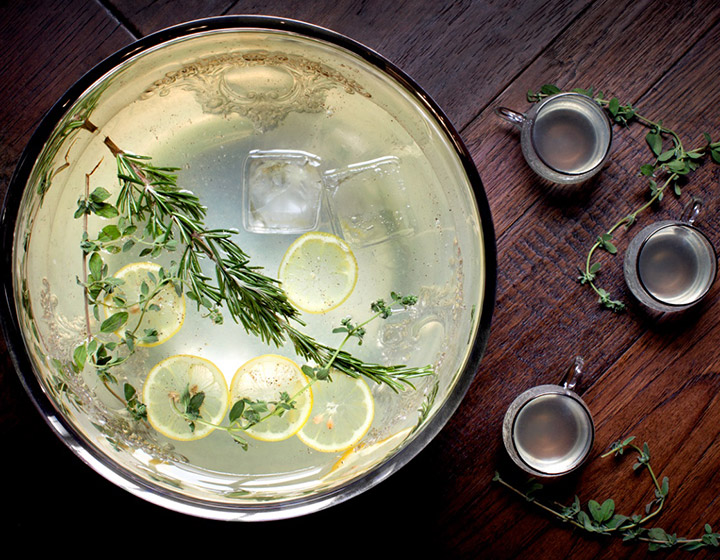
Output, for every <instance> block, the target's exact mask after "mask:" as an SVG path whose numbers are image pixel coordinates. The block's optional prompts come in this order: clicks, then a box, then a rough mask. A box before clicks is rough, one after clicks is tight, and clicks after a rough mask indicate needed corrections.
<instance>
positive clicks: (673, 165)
mask: <svg viewBox="0 0 720 560" xmlns="http://www.w3.org/2000/svg"><path fill="white" fill-rule="evenodd" d="M571 91H573V92H576V93H582V94H584V95H587V96H588V97H590V98H592V99H593V100H594V101H595V102H596V103H597V104H598V105H600V106H601V107H603V108H604V109H605V110H606V111H607V113H608V115H609V117H610V118H611V119H612V121H613V122H614V123H616V124H619V125H621V126H626V127H627V126H628V125H629V124H630V123H631V122H637V123H639V124H641V125H643V126H645V127H646V128H648V129H649V130H648V132H647V134H646V136H645V141H646V143H647V145H648V147H649V148H650V151H651V153H652V159H651V160H650V161H649V162H648V163H645V164H644V165H642V166H641V167H640V169H639V175H640V176H642V177H645V178H646V179H647V184H648V193H647V199H646V200H645V202H643V203H642V204H640V205H639V206H638V207H636V208H635V210H633V211H632V212H630V213H629V214H627V215H626V216H623V217H622V218H621V219H619V220H618V221H617V222H615V224H613V225H612V226H611V227H610V228H609V229H608V230H607V231H605V232H603V233H601V234H599V235H598V236H597V237H596V238H595V241H594V242H593V244H592V245H591V246H590V249H589V250H588V253H587V257H586V259H585V262H584V263H583V265H582V266H581V267H580V275H579V276H578V281H579V282H580V283H581V284H583V285H586V286H589V287H590V288H591V289H592V290H593V291H594V292H595V294H596V295H597V296H598V302H599V303H600V305H601V306H602V307H603V308H605V309H609V310H611V311H615V312H620V311H623V310H624V309H625V304H624V303H623V302H622V301H620V300H618V299H615V298H613V296H612V295H611V294H610V293H609V292H608V291H607V290H605V289H603V288H601V287H600V286H598V284H597V276H598V274H599V272H600V268H601V265H600V263H599V262H598V261H596V260H594V259H593V257H594V256H595V252H596V251H598V250H604V251H606V252H608V253H610V254H611V255H615V254H617V247H616V246H615V244H614V243H613V237H614V234H615V232H616V231H617V230H618V229H619V228H621V227H623V226H624V227H625V229H628V228H630V227H631V226H632V225H633V224H635V223H636V221H637V219H638V215H639V214H641V213H643V212H644V211H645V210H647V209H648V208H650V207H651V206H653V205H655V204H657V203H659V202H660V201H661V200H662V199H663V196H664V195H665V192H666V191H667V190H668V189H671V190H672V191H673V192H674V193H675V195H676V196H680V195H681V194H682V188H683V186H684V184H685V183H686V182H687V180H688V177H689V175H690V174H692V173H693V172H694V171H696V170H697V169H698V168H699V167H700V166H701V165H702V164H703V163H705V161H707V159H708V158H709V159H711V160H712V161H714V162H715V163H717V164H720V141H716V142H713V141H712V138H711V136H710V135H709V134H708V133H707V132H705V133H703V135H702V136H703V144H701V145H700V146H698V147H696V148H693V149H691V150H686V149H685V147H684V145H683V143H682V140H681V139H680V136H679V135H678V133H677V132H675V131H674V130H672V129H670V128H667V127H666V126H664V125H663V123H662V121H661V120H657V121H653V120H651V119H649V118H647V117H645V116H643V115H641V114H640V113H638V112H637V110H636V109H635V108H634V107H633V106H632V105H631V104H627V105H623V104H621V103H620V101H619V100H618V98H617V97H610V98H606V97H605V96H604V94H603V92H601V91H597V92H596V91H595V90H594V89H593V88H589V89H580V88H576V89H573V90H571ZM561 92H562V90H561V89H560V88H558V87H557V86H555V85H552V84H546V85H544V86H542V87H541V88H540V90H539V91H537V92H533V91H529V92H528V94H527V99H528V101H530V102H537V101H540V100H542V99H544V98H545V97H548V96H550V95H555V94H557V93H561ZM666 140H670V143H669V144H668V143H667V142H666Z"/></svg>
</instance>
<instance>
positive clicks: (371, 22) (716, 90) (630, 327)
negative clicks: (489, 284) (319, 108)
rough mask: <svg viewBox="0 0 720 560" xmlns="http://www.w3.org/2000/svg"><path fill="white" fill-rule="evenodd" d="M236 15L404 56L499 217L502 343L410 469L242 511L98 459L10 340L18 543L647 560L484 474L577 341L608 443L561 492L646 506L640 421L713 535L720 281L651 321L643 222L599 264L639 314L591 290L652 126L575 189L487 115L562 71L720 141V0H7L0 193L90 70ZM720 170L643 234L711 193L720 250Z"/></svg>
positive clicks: (498, 465)
mask: <svg viewBox="0 0 720 560" xmlns="http://www.w3.org/2000/svg"><path fill="white" fill-rule="evenodd" d="M226 14H267V15H276V16H283V17H289V18H294V19H300V20H304V21H308V22H310V23H314V24H318V25H321V26H324V27H328V28H330V29H333V30H335V31H338V32H340V33H343V34H346V35H348V36H350V37H352V38H353V39H356V40H358V41H360V42H362V43H364V44H366V45H367V46H369V47H371V48H373V49H374V50H376V51H378V52H380V53H381V54H383V55H384V56H386V57H387V58H389V59H390V60H391V61H393V62H395V63H396V64H398V65H399V66H400V67H402V68H403V69H404V70H405V71H406V72H407V73H408V74H410V75H411V76H412V77H413V78H414V79H415V80H416V81H417V82H418V83H419V84H420V85H421V86H422V87H423V88H424V89H425V90H426V91H427V92H428V93H429V94H430V95H431V96H432V97H433V98H434V99H435V100H436V101H437V102H438V104H439V105H440V106H441V107H442V108H443V109H444V110H445V112H446V113H447V115H448V116H449V117H450V119H451V120H452V121H453V123H454V124H455V126H456V128H458V129H459V130H460V132H461V135H462V136H463V138H464V140H465V142H466V144H467V145H468V147H469V149H470V152H471V154H472V156H473V158H474V161H475V163H476V165H477V166H478V169H479V171H480V174H481V176H482V179H483V183H484V186H485V189H486V192H487V196H488V199H489V201H490V206H491V209H492V213H493V220H494V224H495V230H496V237H497V246H498V272H497V279H498V294H497V301H496V306H495V313H494V316H493V324H492V330H491V335H490V342H489V345H488V348H487V351H486V353H485V357H484V359H483V361H482V363H481V365H480V368H479V370H478V372H477V374H476V377H475V380H474V382H473V384H472V386H471V388H470V390H469V392H468V394H467V397H466V398H465V400H464V401H463V402H462V404H461V406H460V408H459V409H458V411H457V413H456V414H455V415H454V416H453V418H452V419H451V420H450V422H449V423H448V424H447V426H446V427H445V429H444V430H443V431H442V432H441V434H440V435H439V436H438V437H437V438H436V439H435V440H434V441H433V442H431V443H430V445H428V447H427V448H426V449H425V450H424V451H423V452H422V453H421V454H420V455H419V456H418V457H416V458H415V459H414V460H413V461H411V463H410V464H409V465H407V466H406V467H404V468H403V469H402V470H401V471H400V472H399V473H397V474H395V475H393V476H392V477H391V478H390V479H388V480H386V481H384V482H383V483H381V484H380V485H379V486H377V487H375V488H373V489H371V490H370V491H368V492H366V493H364V494H362V495H360V496H358V497H356V498H353V499H352V500H350V501H349V502H346V503H344V504H341V505H339V506H336V507H333V508H330V509H329V510H326V511H323V512H320V513H317V514H313V515H310V516H306V517H303V518H299V519H295V520H289V521H282V522H273V523H263V524H251V525H247V524H226V523H220V522H211V521H206V520H201V519H195V518H188V517H184V516H181V515H179V514H175V513H173V512H169V511H166V510H164V509H161V508H159V507H157V506H153V505H150V504H147V503H145V502H144V501H141V500H139V499H138V498H135V497H133V496H131V495H129V494H127V493H125V492H124V491H121V490H119V489H117V488H116V487H115V486H114V485H112V484H111V483H109V482H107V481H106V480H105V479H103V478H102V477H100V476H99V475H97V474H95V473H94V472H92V471H91V470H90V469H89V468H88V467H86V466H85V465H83V464H82V462H81V461H80V460H79V459H77V457H76V456H75V455H74V454H73V453H71V452H70V451H69V450H68V449H67V448H66V447H65V446H64V444H63V443H62V442H60V441H59V440H58V439H57V438H56V437H55V436H54V435H53V434H52V433H51V431H50V430H49V429H48V427H47V426H46V425H45V423H44V421H43V420H42V419H41V418H40V416H39V415H38V414H37V413H36V411H35V409H34V407H33V405H32V404H31V402H30V399H29V398H28V397H27V396H26V394H25V392H24V390H23V388H22V386H21V384H20V382H19V380H18V378H17V376H16V374H15V372H14V370H13V368H12V365H11V363H10V359H9V357H8V353H7V351H6V348H5V346H4V342H3V341H0V355H1V356H2V358H1V359H0V383H1V385H0V387H1V388H2V390H1V391H0V430H1V433H2V437H3V441H4V445H3V455H2V461H1V462H2V467H1V468H2V471H0V472H2V474H3V483H4V485H6V486H7V487H8V488H9V492H8V493H7V496H6V504H5V505H6V510H8V511H12V512H13V514H12V516H11V522H10V523H9V525H8V524H6V527H5V528H6V531H5V533H6V537H7V538H8V539H9V540H10V541H11V542H12V540H13V539H14V538H16V537H17V538H19V536H20V535H24V534H25V533H30V532H32V531H37V527H38V522H42V523H43V524H44V525H43V527H45V528H46V529H47V530H59V531H75V530H77V529H78V528H85V529H86V530H90V531H92V532H97V531H108V530H109V531H111V532H115V533H116V534H118V535H122V534H129V533H136V532H137V533H138V535H139V536H138V537H136V538H137V540H135V541H134V546H139V545H142V546H145V545H148V546H150V545H149V544H148V543H152V542H157V543H158V544H159V543H161V542H162V543H164V544H165V545H167V544H169V543H172V544H173V545H175V544H180V545H182V541H181V540H180V537H183V536H184V534H185V533H186V534H187V535H188V538H190V537H192V538H199V539H205V538H207V539H212V540H211V541H210V540H208V542H212V543H213V544H214V545H215V546H217V544H218V543H219V542H227V543H228V544H231V546H233V547H235V548H238V547H241V546H243V547H248V549H249V548H250V547H255V546H264V548H265V549H266V550H277V549H282V548H287V553H288V554H295V553H298V552H299V550H300V548H305V549H306V551H308V552H309V550H307V547H313V548H314V549H315V548H317V549H319V550H321V551H322V553H337V554H347V553H349V552H350V551H352V550H358V551H361V552H373V553H376V554H377V555H379V557H389V556H390V553H397V552H404V553H413V552H425V553H427V554H431V553H437V554H442V555H443V557H450V558H500V559H502V558H566V557H571V558H643V557H645V555H646V554H647V553H646V548H645V546H644V545H642V544H623V543H621V542H619V540H618V539H614V540H613V539H608V538H604V537H597V538H592V537H587V536H586V535H584V534H581V533H578V532H573V531H571V530H570V529H569V528H568V527H567V526H564V525H562V524H560V523H559V522H557V521H555V520H554V519H552V518H550V517H548V516H546V515H544V514H542V513H539V512H538V511H537V510H536V509H534V508H533V507H532V506H531V504H528V503H526V502H525V501H523V500H522V499H519V498H518V497H516V496H514V495H512V494H510V493H509V492H508V491H506V490H504V489H502V488H501V487H499V486H497V485H495V484H493V483H491V479H492V476H493V473H494V472H495V471H496V470H501V471H502V472H503V473H504V474H507V476H509V477H513V476H514V475H515V474H516V473H515V472H514V471H513V469H512V468H511V467H510V466H509V465H508V459H507V457H506V455H505V451H504V448H503V447H502V442H501V424H502V418H503V415H504V413H505V410H506V408H507V406H508V405H509V404H510V403H511V402H512V400H513V399H514V397H515V396H516V395H517V394H519V393H520V392H522V391H523V390H525V389H527V388H529V387H531V386H533V385H536V384H539V383H548V382H557V381H559V380H560V378H561V376H562V375H563V373H564V372H565V370H566V369H567V367H568V366H569V365H570V362H571V360H572V358H573V357H574V356H575V355H581V356H583V357H584V358H585V360H586V368H585V370H586V372H585V376H584V378H583V380H582V385H581V389H580V390H581V393H582V395H583V398H584V399H585V400H586V402H587V404H588V406H589V407H590V409H591V411H592V413H593V415H594V418H595V422H596V427H597V435H596V442H595V447H594V451H593V455H592V457H591V460H590V461H589V463H588V464H587V466H586V467H585V468H584V469H583V470H582V472H581V473H580V476H573V477H569V478H567V479H564V480H562V481H560V482H559V483H557V484H555V485H553V486H554V488H553V491H554V492H555V493H556V495H557V496H558V497H559V498H560V499H562V500H563V501H569V500H571V499H572V497H573V496H574V495H575V494H578V495H579V496H580V497H581V499H582V500H583V502H585V501H587V500H588V499H590V498H594V499H597V500H604V499H605V498H608V497H613V498H615V500H616V503H617V506H618V509H619V510H622V511H623V512H627V513H634V512H639V511H642V509H643V506H644V504H645V503H646V502H647V501H649V499H651V498H652V491H651V490H650V485H649V482H648V480H647V478H646V476H645V475H644V474H643V473H635V474H634V473H633V471H632V468H631V464H632V462H633V460H632V458H631V457H627V458H626V459H625V460H624V461H623V462H622V463H621V464H619V465H616V461H615V460H614V459H612V458H608V459H601V458H600V455H601V454H602V452H603V451H605V450H606V449H607V447H608V446H609V445H610V443H611V442H612V441H614V440H616V439H618V438H620V437H622V436H626V435H636V436H637V437H638V439H639V440H640V441H647V442H648V443H649V445H650V448H651V451H652V459H653V464H654V466H655V468H656V469H657V471H658V472H659V473H660V475H662V476H668V477H669V479H670V488H671V497H670V499H669V501H668V502H667V503H666V507H665V509H664V511H663V513H662V516H661V517H660V520H659V521H658V522H657V525H659V526H662V527H665V528H666V529H668V530H669V531H670V532H675V533H678V534H679V535H683V536H697V535H699V534H701V533H702V530H703V529H702V528H703V524H704V523H706V522H707V523H710V524H711V525H712V526H713V528H715V529H718V528H720V508H718V497H719V496H720V449H719V448H718V444H717V440H718V432H719V431H720V398H718V397H717V395H718V392H719V389H720V344H719V342H720V313H719V311H720V287H718V285H717V284H716V285H715V287H714V288H713V289H712V290H711V292H710V294H709V296H708V297H707V299H706V301H705V302H704V303H703V304H702V306H701V307H700V308H698V309H696V310H694V311H693V312H691V313H687V314H684V315H682V316H680V317H660V316H656V315H651V314H649V313H647V312H645V311H643V310H642V309H641V308H640V307H638V306H637V305H636V304H634V303H633V302H632V299H631V298H630V295H629V293H628V290H627V289H626V287H625V285H624V281H623V278H622V253H623V251H624V249H625V248H626V246H627V243H628V241H629V239H630V237H631V235H632V233H633V231H634V230H630V231H629V232H626V233H622V232H621V233H619V234H618V236H617V238H616V242H617V245H618V248H619V251H620V253H621V255H619V256H616V257H611V256H609V255H603V256H602V257H601V259H602V263H603V273H602V282H603V285H604V286H605V287H607V288H608V289H610V290H611V291H612V292H613V293H614V294H616V295H618V296H620V297H621V298H622V299H623V300H625V301H627V302H628V304H629V306H628V310H627V312H626V313H624V314H622V315H614V314H611V313H609V312H607V311H603V310H601V309H600V308H599V306H598V305H597V304H596V301H595V298H594V297H593V296H592V294H591V293H590V292H589V290H587V289H585V288H583V287H581V286H580V285H579V284H578V283H577V282H576V280H575V279H576V276H577V267H578V265H580V264H581V263H582V262H583V260H584V257H585V254H586V251H587V249H588V248H589V246H590V245H591V244H592V242H593V240H594V238H595V237H596V236H597V234H598V233H601V232H602V231H604V230H605V229H607V228H608V227H610V226H611V225H612V224H613V223H614V222H615V221H616V220H617V219H619V218H620V217H622V216H623V215H624V214H627V213H628V212H630V211H631V210H632V209H633V208H634V207H636V206H637V205H638V204H639V203H641V202H642V200H643V196H644V195H645V189H646V187H645V183H644V182H643V181H641V180H640V179H639V178H638V177H637V170H638V168H639V167H640V165H642V164H643V163H646V161H647V159H648V151H647V148H646V146H645V143H644V139H643V138H644V134H645V130H644V129H642V128H641V127H639V126H637V125H633V126H631V127H629V128H628V129H622V128H618V127H615V129H614V133H615V136H614V142H613V148H612V156H611V158H610V160H609V162H608V163H607V164H606V166H605V169H603V171H602V173H601V174H600V175H599V176H598V177H596V178H595V179H593V180H591V181H590V182H588V183H586V184H584V185H582V186H580V187H573V188H558V187H556V186H553V185H551V184H549V183H546V182H544V181H542V180H541V179H539V178H538V177H537V176H536V175H534V174H533V173H532V172H531V171H530V169H529V168H528V166H527V165H526V164H525V163H524V160H523V158H522V153H521V151H520V146H519V141H518V140H519V138H518V134H517V132H516V131H515V130H514V129H513V128H512V127H511V126H510V125H508V124H506V123H504V122H502V121H500V120H499V119H498V118H497V117H496V115H495V114H494V109H495V108H496V107H498V106H501V105H504V106H509V107H513V108H516V109H518V110H520V111H524V110H526V109H527V108H528V107H529V104H528V102H527V101H526V99H525V94H526V92H527V90H528V89H536V88H538V87H539V86H541V85H542V84H544V83H547V82H553V83H556V84H557V85H559V86H560V87H563V88H573V87H588V86H591V85H592V86H594V87H596V88H600V89H602V90H603V91H605V92H607V93H609V94H612V95H616V96H618V97H619V98H620V100H621V101H622V102H624V103H632V104H633V106H635V107H636V108H638V110H639V111H640V112H642V113H643V114H644V115H646V116H648V117H650V118H652V119H662V120H663V122H664V124H665V125H667V126H669V127H671V128H676V129H678V130H679V132H680V134H681V135H682V136H683V141H684V142H685V143H686V145H687V146H689V147H695V146H697V145H699V143H700V142H701V141H702V140H701V133H702V132H704V131H707V132H709V133H710V134H711V135H712V136H713V139H717V138H718V137H720V110H718V107H720V87H718V86H719V85H720V50H719V49H718V48H717V46H718V44H720V4H718V3H717V2H716V1H715V0H704V1H683V2H680V1H663V2H660V1H655V0H613V1H611V0H575V1H573V0H544V1H543V0H502V1H456V2H434V1H425V0H423V1H420V0H414V1H411V0H398V1H396V2H393V3H389V2H380V1H376V0H372V1H360V0H357V1H349V0H339V1H337V2H334V3H332V4H331V3H326V2H318V1H303V2H300V1H295V0H291V1H286V2H281V1H275V0H269V1H265V2H257V3H256V2H243V1H240V2H232V1H230V0H212V1H200V0H193V1H185V2H178V1H171V0H161V1H155V2H151V1H149V0H148V1H141V0H100V1H81V0H29V1H26V2H7V1H6V2H0V53H1V54H0V62H1V64H0V68H1V71H0V84H1V85H2V87H1V88H0V195H2V196H4V193H5V192H6V190H7V188H8V183H9V180H10V177H11V175H12V172H13V169H14V167H15V165H16V163H17V161H18V159H19V158H20V154H21V152H22V149H23V147H24V145H25V143H26V142H27V141H28V139H29V137H30V135H31V133H32V131H33V130H34V128H35V127H36V126H37V125H38V123H39V121H40V119H41V118H42V116H43V114H44V113H45V111H47V110H48V109H49V108H50V107H51V105H52V103H53V102H54V101H55V100H56V99H57V98H58V97H60V96H61V94H62V93H63V92H64V91H65V89H66V88H68V87H69V86H70V85H71V84H72V83H73V82H74V81H75V80H76V79H78V78H79V77H80V76H81V75H82V74H83V73H84V72H86V71H87V70H89V69H90V68H91V67H92V66H93V65H94V64H96V63H97V62H99V61H100V60H102V59H103V58H104V57H106V56H108V55H110V54H111V53H113V52H114V51H116V50H117V49H119V48H121V47H123V46H125V45H127V44H129V43H130V42H132V41H133V40H135V39H137V38H140V37H142V36H145V35H147V34H149V33H152V32H154V31H156V30H159V29H161V28H164V27H167V26H170V25H173V24H176V23H180V22H183V21H187V20H191V19H197V18H202V17H208V16H215V15H226ZM719 179H720V167H719V166H714V165H712V164H708V165H706V166H705V167H704V168H703V169H701V170H700V171H698V172H697V173H696V174H695V175H694V176H693V179H692V181H691V183H690V184H689V185H687V187H686V188H685V189H684V191H683V194H682V196H681V197H679V198H678V197H675V196H674V195H670V196H668V197H667V198H666V199H665V200H664V201H663V204H661V205H660V207H659V208H658V209H655V210H652V211H650V212H648V213H646V214H643V215H642V216H641V217H640V224H641V225H644V224H647V223H650V222H651V221H653V220H656V219H667V218H675V217H678V216H679V215H680V213H681V211H682V207H683V205H684V204H685V203H686V202H687V200H689V197H690V196H691V195H696V196H701V197H702V198H703V199H704V200H705V201H706V205H705V209H704V212H703V214H702V215H701V218H700V221H699V224H700V226H701V227H702V228H703V230H704V231H705V232H706V233H707V235H708V236H709V237H710V239H711V240H712V241H713V242H714V243H716V244H718V245H720V213H719V212H718V210H719V209H720V206H719V205H718V200H717V198H718V197H717V194H718V192H720V184H719ZM636 227H637V226H636ZM217 538H220V539H223V540H222V541H218V540H215V539H217ZM73 540H76V539H73ZM119 542H120V541H119ZM299 547H300V548H299ZM222 550H223V552H224V551H225V547H223V549H222ZM238 550H240V549H239V548H238ZM383 551H385V552H383ZM688 554H689V553H683V552H674V553H670V554H668V553H659V556H660V557H663V558H668V557H670V558H681V557H685V556H686V555H688ZM694 555H695V557H697V558H705V557H711V556H712V555H711V554H710V553H708V552H700V553H694Z"/></svg>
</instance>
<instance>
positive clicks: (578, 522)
mask: <svg viewBox="0 0 720 560" xmlns="http://www.w3.org/2000/svg"><path fill="white" fill-rule="evenodd" d="M634 440H635V437H634V436H632V437H628V438H626V439H624V440H620V441H616V442H615V443H613V444H612V445H611V447H610V450H609V451H608V452H606V453H604V454H603V455H602V456H601V457H602V458H605V457H608V456H610V455H615V456H620V455H623V454H624V453H625V451H628V450H630V451H634V452H635V453H637V461H636V462H635V464H634V465H633V470H638V469H641V468H645V469H646V470H647V472H648V474H649V476H650V478H651V480H652V484H653V490H654V498H653V500H652V501H650V502H649V503H648V504H647V505H646V506H645V514H634V515H629V516H628V515H622V514H619V513H617V512H616V511H615V501H614V500H613V499H612V498H608V499H606V500H605V501H603V502H602V503H600V502H599V501H595V500H589V501H588V504H587V511H586V510H584V509H583V508H582V504H581V502H580V498H579V497H578V496H575V499H574V501H573V503H572V504H570V505H567V506H563V505H562V504H558V503H557V502H546V501H543V500H541V498H540V496H539V493H540V492H541V491H542V490H543V485H542V484H541V483H539V482H537V481H536V480H534V479H530V481H528V484H527V488H526V489H520V488H517V487H515V486H513V485H512V484H511V483H509V482H508V481H506V480H504V479H503V478H502V477H501V476H500V474H499V473H497V472H496V473H495V476H494V477H493V481H494V482H497V483H499V484H500V485H502V486H504V487H505V488H507V489H509V490H511V491H512V492H514V493H515V494H517V495H518V496H521V497H523V498H524V499H525V500H527V501H528V502H530V503H532V504H533V505H535V506H536V507H538V508H539V509H541V510H543V511H545V512H546V513H548V514H550V515H552V516H554V517H556V518H558V519H560V520H561V521H563V522H565V523H569V524H570V525H572V526H574V527H575V528H577V529H580V530H582V531H584V532H586V533H591V534H599V535H606V536H609V535H620V536H622V540H623V541H640V542H645V543H647V544H648V549H649V550H651V551H652V550H659V549H669V548H681V549H683V550H697V549H699V548H705V547H714V548H720V534H718V533H715V532H713V530H712V528H711V526H710V525H709V524H707V523H706V524H705V525H704V533H703V535H702V536H700V537H695V538H688V537H678V536H677V534H675V533H669V532H667V531H666V530H665V529H662V528H660V527H653V528H650V529H646V528H645V527H644V525H645V524H646V523H647V522H648V521H650V520H651V519H653V518H654V517H657V516H658V515H659V514H660V512H661V511H662V509H663V506H664V505H665V502H666V500H667V498H668V495H669V492H670V483H669V481H668V478H667V477H663V479H662V482H660V481H658V478H657V476H656V474H655V471H654V470H653V467H652V465H651V464H650V448H649V447H648V444H647V443H644V444H643V446H642V447H639V446H637V445H635V444H634V443H633V442H634Z"/></svg>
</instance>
